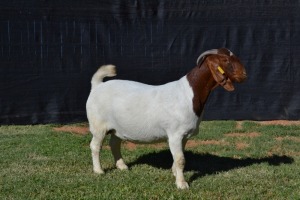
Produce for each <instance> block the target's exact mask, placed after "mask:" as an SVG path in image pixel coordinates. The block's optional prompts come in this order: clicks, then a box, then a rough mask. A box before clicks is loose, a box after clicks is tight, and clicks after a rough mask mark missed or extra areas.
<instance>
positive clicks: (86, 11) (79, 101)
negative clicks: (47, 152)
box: [0, 0, 300, 124]
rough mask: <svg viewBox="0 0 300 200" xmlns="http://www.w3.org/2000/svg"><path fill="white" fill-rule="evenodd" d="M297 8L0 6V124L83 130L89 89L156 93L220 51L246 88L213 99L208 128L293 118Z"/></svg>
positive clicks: (27, 0) (250, 4) (186, 0)
mask: <svg viewBox="0 0 300 200" xmlns="http://www.w3.org/2000/svg"><path fill="white" fill-rule="evenodd" d="M299 4H300V3H299V1H296V0H294V1H293V0H277V1H271V0H256V1H255V0H245V1H241V0H210V1H202V0H200V1H199V0H156V1H142V0H140V1H139V0H135V1H134V0H132V1H122V0H115V1H110V0H105V1H104V0H93V1H92V0H89V1H88V0H85V1H78V0H73V1H70V0H66V1H46V0H44V1H34V0H11V1H4V0H1V1H0V124H35V123H66V122H76V121H85V120H86V115H85V102H86V99H87V97H88V94H89V91H90V79H91V76H92V74H93V73H94V72H95V71H96V69H97V68H98V67H99V66H100V65H102V64H109V63H112V64H115V65H116V66H117V68H118V78H120V79H130V80H135V81H140V82H144V83H148V84H163V83H166V82H169V81H172V80H176V79H178V78H180V77H181V76H184V75H185V74H186V73H187V72H188V71H189V70H190V69H191V68H192V67H194V66H195V62H196V59H197V57H198V56H199V54H200V53H202V52H203V51H205V50H208V49H212V48H219V47H227V48H229V49H230V50H231V51H233V52H234V53H235V54H236V55H238V57H240V59H241V60H242V62H243V63H244V64H245V66H246V69H247V72H248V77H249V78H248V80H247V82H245V83H243V84H240V85H238V86H237V87H236V90H235V91H234V92H232V93H229V92H226V91H225V90H223V89H222V88H218V89H216V90H215V91H214V92H213V93H212V95H211V96H210V98H209V101H208V104H207V105H206V111H205V119H208V120H211V119H236V120H241V119H249V120H270V119H299V118H300V106H299V104H300V60H299V53H300V15H299V12H300V5H299Z"/></svg>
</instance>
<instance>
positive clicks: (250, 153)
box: [0, 121, 300, 199]
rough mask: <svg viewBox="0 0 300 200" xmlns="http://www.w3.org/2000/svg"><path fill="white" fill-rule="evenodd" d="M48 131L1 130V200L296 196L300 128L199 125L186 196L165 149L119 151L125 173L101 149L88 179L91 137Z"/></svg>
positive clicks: (44, 127) (298, 192) (187, 172)
mask: <svg viewBox="0 0 300 200" xmlns="http://www.w3.org/2000/svg"><path fill="white" fill-rule="evenodd" d="M80 126H81V125H80ZM54 127H56V126H55V125H37V126H1V127H0V199H300V173H299V169H300V126H280V125H268V126H267V125H259V124H257V123H255V122H251V121H249V122H248V121H245V122H243V123H242V126H241V127H239V128H237V127H236V122H235V121H211V122H203V123H202V124H201V128H200V134H199V135H197V136H195V137H194V138H192V139H193V140H195V141H198V142H201V141H211V142H208V143H199V145H198V146H196V147H195V146H193V147H191V146H187V149H186V152H185V155H186V160H187V164H186V168H185V177H186V180H187V181H188V182H189V184H190V189H189V190H185V191H182V190H178V189H176V186H175V179H174V177H173V175H172V173H171V170H170V169H169V168H170V167H171V165H172V159H171V155H170V152H169V150H168V148H167V147H161V146H160V147H159V148H155V147H154V146H153V145H150V146H145V145H139V146H137V147H136V149H134V150H132V149H128V148H125V147H123V148H122V153H123V156H124V159H125V161H126V162H127V164H128V165H129V167H130V170H128V171H119V170H117V169H115V167H114V161H113V158H112V155H111V152H110V150H109V149H108V148H103V149H102V151H101V162H102V166H103V168H104V170H105V171H106V174H104V175H95V174H93V172H92V162H91V156H90V149H89V142H90V139H91V136H90V135H76V134H72V133H65V132H57V131H54V130H53V128H54ZM253 133H254V134H253ZM108 137H109V136H108ZM105 145H107V140H106V141H105Z"/></svg>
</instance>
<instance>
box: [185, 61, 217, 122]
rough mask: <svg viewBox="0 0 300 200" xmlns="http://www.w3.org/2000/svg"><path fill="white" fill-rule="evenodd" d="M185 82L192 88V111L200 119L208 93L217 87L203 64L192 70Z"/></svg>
mask: <svg viewBox="0 0 300 200" xmlns="http://www.w3.org/2000/svg"><path fill="white" fill-rule="evenodd" d="M187 80H188V82H189V84H190V86H191V87H192V90H193V93H194V97H193V110H194V112H195V114H196V115H197V116H198V117H200V115H201V113H202V111H203V108H204V105H205V102H206V100H207V98H208V96H209V94H210V92H211V91H212V90H213V89H214V88H215V87H216V86H217V82H216V81H215V80H214V78H213V76H212V74H211V72H210V70H209V68H208V67H207V66H206V64H205V63H203V64H202V65H201V66H197V67H195V68H193V69H192V70H191V71H190V72H189V73H188V74H187Z"/></svg>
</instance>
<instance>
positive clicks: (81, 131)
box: [53, 126, 89, 135]
mask: <svg viewBox="0 0 300 200" xmlns="http://www.w3.org/2000/svg"><path fill="white" fill-rule="evenodd" d="M53 130H55V131H58V132H67V133H73V134H78V135H87V134H88V133H89V128H88V127H85V126H62V127H56V128H53Z"/></svg>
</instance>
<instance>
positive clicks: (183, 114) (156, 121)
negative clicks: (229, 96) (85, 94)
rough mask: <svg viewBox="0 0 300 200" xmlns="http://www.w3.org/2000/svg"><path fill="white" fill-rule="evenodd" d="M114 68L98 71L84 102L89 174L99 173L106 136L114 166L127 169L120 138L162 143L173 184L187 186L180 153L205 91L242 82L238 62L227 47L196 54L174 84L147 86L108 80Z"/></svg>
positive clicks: (197, 117) (198, 117)
mask: <svg viewBox="0 0 300 200" xmlns="http://www.w3.org/2000/svg"><path fill="white" fill-rule="evenodd" d="M115 75H116V71H115V66H113V65H105V66H102V67H100V68H99V70H98V71H97V72H96V73H95V74H94V76H93V78H92V81H91V83H92V89H91V92H90V95H89V98H88V100H87V103H86V109H87V117H88V120H89V125H90V131H91V133H92V134H93V139H92V141H91V144H90V147H91V151H92V159H93V170H94V172H95V173H99V174H101V173H104V172H103V170H102V168H101V165H100V160H99V151H100V149H101V145H102V141H103V139H104V137H105V136H106V135H107V134H108V133H110V134H111V138H110V146H111V150H112V154H113V156H114V159H115V162H116V166H117V168H119V169H127V168H128V167H127V165H126V164H125V162H124V161H123V159H122V156H121V152H120V145H121V141H122V140H128V141H132V142H139V143H153V142H158V141H163V140H165V141H168V143H169V147H170V150H171V153H172V156H173V160H174V162H173V166H172V171H173V174H174V176H175V177H176V185H177V187H178V188H180V189H185V188H188V183H187V182H186V181H185V179H184V176H183V169H184V165H185V158H184V154H183V150H184V146H185V144H186V142H187V140H188V139H189V138H190V137H191V136H192V135H194V134H197V133H198V132H199V130H198V127H199V123H200V121H201V116H202V112H203V108H204V105H205V102H206V100H207V97H208V96H209V94H210V92H211V91H212V90H213V89H214V88H215V87H217V86H218V85H221V86H222V87H223V88H225V89H226V90H227V91H233V90H234V86H233V83H234V82H242V81H244V80H245V79H246V71H245V68H244V66H243V65H242V63H241V62H240V61H239V59H238V58H237V57H236V56H235V55H234V54H233V53H232V52H231V51H229V50H228V49H225V48H221V49H212V50H209V51H205V52H204V53H202V54H201V55H200V56H199V58H198V60H197V66H196V67H195V68H193V69H192V70H191V71H190V72H189V73H188V74H187V75H185V76H184V77H182V78H181V79H179V80H177V81H173V82H170V83H167V84H164V85H159V86H152V85H146V84H143V83H138V82H134V81H128V80H110V81H107V82H105V83H103V82H102V81H103V78H104V77H109V76H115Z"/></svg>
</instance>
